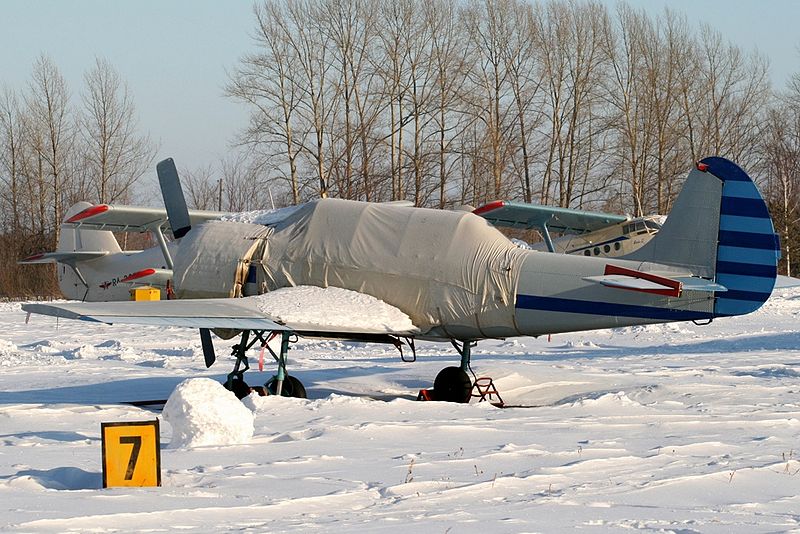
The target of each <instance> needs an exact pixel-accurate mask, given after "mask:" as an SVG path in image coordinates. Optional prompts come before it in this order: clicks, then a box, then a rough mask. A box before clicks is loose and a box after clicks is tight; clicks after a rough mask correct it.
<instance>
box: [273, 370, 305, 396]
mask: <svg viewBox="0 0 800 534" xmlns="http://www.w3.org/2000/svg"><path fill="white" fill-rule="evenodd" d="M264 387H265V388H267V391H269V394H270V395H275V392H276V391H277V388H278V380H277V379H276V378H275V377H272V378H270V379H269V380H268V381H267V383H266V384H264ZM281 397H294V398H296V399H307V398H308V396H307V394H306V388H305V386H303V383H302V382H300V380H298V379H297V378H295V377H293V376H288V375H287V376H286V378H285V379H284V380H283V387H282V388H281Z"/></svg>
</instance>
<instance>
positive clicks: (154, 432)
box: [101, 420, 161, 488]
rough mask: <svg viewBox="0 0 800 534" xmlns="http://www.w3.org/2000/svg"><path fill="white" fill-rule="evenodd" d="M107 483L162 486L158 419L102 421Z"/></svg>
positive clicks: (105, 485)
mask: <svg viewBox="0 0 800 534" xmlns="http://www.w3.org/2000/svg"><path fill="white" fill-rule="evenodd" d="M101 434H102V442H103V487H104V488H111V487H115V486H140V487H141V486H160V485H161V451H160V449H161V446H160V440H159V426H158V420H155V421H132V422H120V423H102V425H101Z"/></svg>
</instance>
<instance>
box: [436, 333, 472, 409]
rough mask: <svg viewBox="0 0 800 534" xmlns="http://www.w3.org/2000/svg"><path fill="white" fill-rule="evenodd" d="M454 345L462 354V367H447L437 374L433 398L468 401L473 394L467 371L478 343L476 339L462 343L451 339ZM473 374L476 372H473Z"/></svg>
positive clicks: (448, 400)
mask: <svg viewBox="0 0 800 534" xmlns="http://www.w3.org/2000/svg"><path fill="white" fill-rule="evenodd" d="M450 343H452V344H453V347H454V348H455V349H456V351H458V354H459V355H460V356H461V366H460V367H455V366H452V367H445V368H444V369H442V370H441V371H439V374H438V375H436V380H434V382H433V399H434V400H437V401H445V402H459V403H467V402H469V399H470V397H471V396H472V379H471V378H470V377H469V374H467V371H470V372H472V369H471V368H470V357H471V354H472V348H473V347H474V346H476V345H477V343H476V342H475V341H463V342H461V343H460V344H459V343H458V342H457V341H455V340H450ZM472 374H473V376H474V375H475V373H472Z"/></svg>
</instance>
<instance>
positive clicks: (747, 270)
mask: <svg viewBox="0 0 800 534" xmlns="http://www.w3.org/2000/svg"><path fill="white" fill-rule="evenodd" d="M700 165H701V166H703V165H705V166H706V168H707V172H709V173H711V174H713V175H714V176H716V177H717V178H719V179H720V180H722V198H721V200H720V217H719V233H718V242H717V261H716V268H715V271H716V282H717V283H718V284H722V285H723V286H725V287H726V288H727V289H728V291H725V292H717V293H716V302H715V304H714V315H716V316H726V315H742V314H745V313H750V312H752V311H755V310H757V309H758V308H759V307H761V305H762V304H763V303H764V302H765V301H766V300H767V299H768V298H769V296H770V294H771V293H772V288H773V287H774V286H775V278H776V276H777V274H778V259H779V256H780V244H779V240H778V236H777V235H776V234H775V229H774V228H773V226H772V219H770V216H769V211H768V209H767V205H766V203H765V202H764V199H763V198H762V197H761V193H759V191H758V188H757V187H756V185H755V184H754V183H753V180H751V179H750V177H749V176H748V175H747V173H745V172H744V171H743V170H742V169H741V168H740V167H739V166H738V165H736V164H735V163H732V162H731V161H728V160H726V159H724V158H720V157H710V158H706V159H704V160H702V161H701V162H700Z"/></svg>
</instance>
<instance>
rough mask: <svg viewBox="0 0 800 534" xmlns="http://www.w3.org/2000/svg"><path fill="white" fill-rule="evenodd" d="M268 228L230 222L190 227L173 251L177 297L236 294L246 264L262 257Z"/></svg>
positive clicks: (246, 268)
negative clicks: (189, 230)
mask: <svg viewBox="0 0 800 534" xmlns="http://www.w3.org/2000/svg"><path fill="white" fill-rule="evenodd" d="M271 233H272V229H271V228H268V227H265V226H262V225H257V224H247V223H238V222H230V221H210V222H207V223H205V224H203V225H201V226H199V227H197V228H194V229H192V231H191V232H189V233H188V234H187V235H186V236H185V237H183V239H181V242H180V247H179V249H178V251H177V253H176V254H175V267H174V282H175V294H176V296H177V297H178V298H220V297H221V298H226V297H238V296H241V294H242V287H243V285H244V283H245V282H246V280H247V273H248V270H249V268H250V265H251V264H253V263H255V264H260V263H261V261H262V259H263V258H264V257H265V256H266V251H267V242H268V241H267V240H268V237H269V235H270V234H271Z"/></svg>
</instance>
